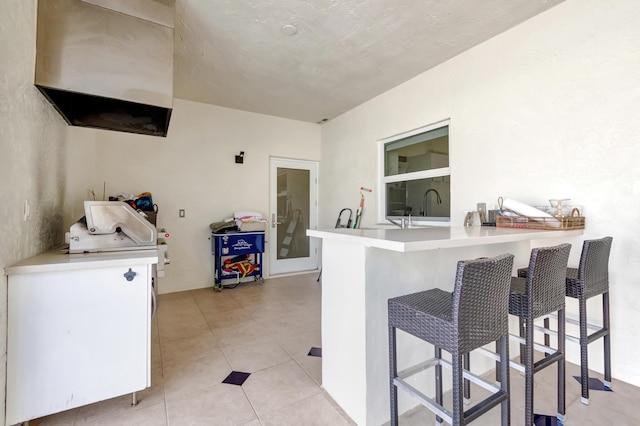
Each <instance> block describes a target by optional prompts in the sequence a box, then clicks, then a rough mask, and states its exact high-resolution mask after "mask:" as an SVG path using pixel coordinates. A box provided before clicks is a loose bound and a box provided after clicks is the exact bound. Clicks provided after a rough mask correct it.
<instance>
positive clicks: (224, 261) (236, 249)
mask: <svg viewBox="0 0 640 426" xmlns="http://www.w3.org/2000/svg"><path fill="white" fill-rule="evenodd" d="M263 253H264V231H255V232H237V231H234V232H212V233H211V254H213V258H214V274H215V276H214V285H213V288H214V289H215V290H218V291H221V290H222V288H223V287H230V288H235V287H237V286H238V285H239V284H240V283H242V282H244V280H245V279H246V278H248V277H253V279H254V280H255V281H260V284H264V278H262V254H263ZM228 279H233V280H235V282H234V283H230V284H223V280H228Z"/></svg>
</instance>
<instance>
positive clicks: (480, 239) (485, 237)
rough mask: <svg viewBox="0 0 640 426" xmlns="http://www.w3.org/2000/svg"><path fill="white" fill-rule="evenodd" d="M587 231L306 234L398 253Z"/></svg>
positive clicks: (433, 229) (476, 228) (429, 229)
mask: <svg viewBox="0 0 640 426" xmlns="http://www.w3.org/2000/svg"><path fill="white" fill-rule="evenodd" d="M583 232H584V230H582V229H580V230H570V231H564V230H540V229H524V228H500V227H494V226H452V227H444V226H433V227H416V228H406V229H400V228H362V229H351V228H335V229H322V230H314V229H308V230H307V235H308V236H310V237H315V238H322V239H330V240H335V241H343V242H348V243H354V244H361V245H363V246H366V247H376V248H381V249H386V250H392V251H397V252H413V251H422V250H437V249H442V248H454V247H470V246H477V245H482V244H500V243H510V242H517V241H526V240H533V239H545V238H558V237H572V236H576V235H582V234H583Z"/></svg>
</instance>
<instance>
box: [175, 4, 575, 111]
mask: <svg viewBox="0 0 640 426" xmlns="http://www.w3.org/2000/svg"><path fill="white" fill-rule="evenodd" d="M562 1H563V0H176V19H175V27H176V30H175V31H176V42H175V53H174V58H175V63H174V96H175V97H177V98H182V99H187V100H193V101H197V102H203V103H208V104H214V105H220V106H224V107H229V108H234V109H240V110H245V111H252V112H257V113H262V114H268V115H274V116H279V117H286V118H291V119H295V120H302V121H310V122H319V121H320V120H322V119H325V118H326V119H332V118H334V117H336V116H338V115H340V114H342V113H344V112H346V111H348V110H350V109H352V108H354V107H356V106H357V105H359V104H361V103H363V102H365V101H367V100H369V99H371V98H373V97H375V96H377V95H379V94H381V93H383V92H385V91H387V90H389V89H391V88H393V87H395V86H397V85H398V84H400V83H402V82H404V81H406V80H408V79H410V78H412V77H414V76H416V75H418V74H420V73H422V72H424V71H426V70H428V69H429V68H432V67H433V66H435V65H437V64H439V63H442V62H444V61H446V60H447V59H450V58H452V57H454V56H456V55H458V54H459V53H461V52H463V51H465V50H467V49H469V48H471V47H473V46H474V45H477V44H479V43H481V42H483V41H485V40H487V39H489V38H491V37H493V36H495V35H497V34H499V33H501V32H504V31H506V30H507V29H509V28H511V27H513V26H515V25H517V24H519V23H521V22H524V21H525V20H527V19H529V18H531V17H533V16H535V15H537V14H539V13H541V12H543V11H545V10H547V9H549V8H551V7H553V6H555V5H557V4H559V3H561V2H562ZM287 24H293V25H295V26H296V27H297V30H298V31H297V33H296V34H295V35H293V36H290V35H286V34H284V33H283V31H282V30H281V28H282V26H283V25H287Z"/></svg>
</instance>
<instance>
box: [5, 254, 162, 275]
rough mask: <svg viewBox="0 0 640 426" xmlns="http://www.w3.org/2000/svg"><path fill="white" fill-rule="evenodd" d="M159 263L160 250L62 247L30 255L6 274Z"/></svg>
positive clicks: (11, 267)
mask: <svg viewBox="0 0 640 426" xmlns="http://www.w3.org/2000/svg"><path fill="white" fill-rule="evenodd" d="M156 263H158V250H157V249H155V248H152V249H148V250H128V251H117V252H102V253H80V254H67V253H66V252H65V251H64V250H63V249H62V248H57V249H53V250H50V251H48V252H45V253H41V254H39V255H36V256H34V257H30V258H28V259H25V260H23V261H20V262H18V263H16V264H15V265H11V266H8V267H6V268H5V269H4V273H5V275H16V274H33V273H38V272H56V271H70V270H75V269H90V268H104V267H111V266H130V265H132V264H138V265H139V264H156Z"/></svg>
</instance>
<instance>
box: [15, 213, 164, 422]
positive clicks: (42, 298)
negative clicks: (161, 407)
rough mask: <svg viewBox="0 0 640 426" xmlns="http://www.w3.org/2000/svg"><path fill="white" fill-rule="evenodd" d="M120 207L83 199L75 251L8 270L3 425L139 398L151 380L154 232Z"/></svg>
mask: <svg viewBox="0 0 640 426" xmlns="http://www.w3.org/2000/svg"><path fill="white" fill-rule="evenodd" d="M123 204H124V205H126V204H125V203H121V202H102V201H99V202H93V201H87V202H85V213H86V214H87V216H86V217H85V218H83V219H81V220H80V221H78V222H77V223H76V224H74V225H72V227H71V231H70V241H69V242H70V246H69V251H70V252H72V253H70V254H69V253H64V252H62V251H61V250H52V251H50V252H47V253H43V254H41V255H38V256H35V257H33V258H30V259H27V260H25V261H22V262H19V263H18V264H16V265H13V266H11V267H8V268H5V273H6V275H7V276H8V338H7V399H6V401H7V411H6V424H7V425H13V424H18V423H21V422H25V421H28V420H31V419H35V418H39V417H42V416H46V415H49V414H53V413H56V412H60V411H64V410H68V409H71V408H76V407H79V406H82V405H86V404H91V403H94V402H98V401H101V400H105V399H109V398H113V397H116V396H120V395H125V394H128V393H133V396H134V398H133V399H134V401H135V392H137V391H140V390H143V389H145V388H147V387H149V386H150V385H151V321H152V315H153V311H154V310H155V292H154V285H153V284H154V283H153V281H154V279H155V276H154V275H155V273H156V268H157V264H158V261H159V259H158V258H159V255H158V253H159V251H158V249H157V245H156V244H157V243H156V237H157V233H156V230H155V227H153V225H151V224H149V223H148V222H147V221H146V220H145V219H144V218H142V217H141V216H140V215H139V214H138V213H137V212H136V211H135V210H133V209H131V207H130V206H128V205H127V207H126V208H123V207H122V205H123ZM112 206H113V207H112ZM129 210H131V211H132V212H133V214H131V211H129ZM96 212H98V213H96ZM109 230H110V232H107V231H109ZM76 237H77V238H76ZM132 242H133V243H134V244H132ZM119 244H120V245H121V247H122V248H121V249H118V245H119Z"/></svg>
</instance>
